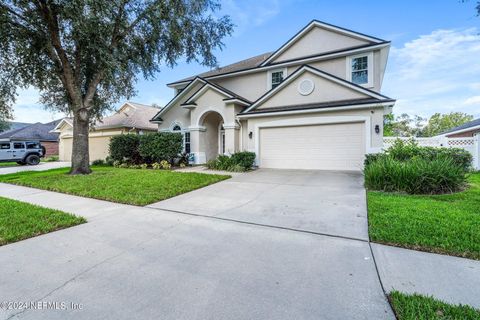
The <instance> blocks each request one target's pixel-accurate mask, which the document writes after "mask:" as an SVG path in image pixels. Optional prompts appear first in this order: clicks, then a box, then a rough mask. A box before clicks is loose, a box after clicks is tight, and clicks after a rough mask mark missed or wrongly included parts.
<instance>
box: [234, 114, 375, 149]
mask: <svg viewBox="0 0 480 320" xmlns="http://www.w3.org/2000/svg"><path fill="white" fill-rule="evenodd" d="M383 114H384V113H383V107H377V108H373V107H372V108H369V109H358V110H344V111H340V110H338V111H327V112H312V113H304V114H290V115H273V116H268V115H267V116H264V117H260V118H249V119H248V121H247V123H246V125H245V124H243V126H242V131H243V132H244V133H243V134H242V138H243V139H244V140H243V141H242V146H243V149H244V150H246V151H252V152H254V151H255V134H256V132H255V131H256V127H257V126H258V125H261V124H262V123H265V122H271V121H277V120H285V119H289V120H294V119H301V118H312V117H338V118H339V119H338V121H339V122H342V121H341V117H346V116H359V117H368V118H369V119H370V128H369V130H370V144H371V147H372V148H381V147H382V146H383ZM376 125H379V127H380V133H378V134H377V133H375V126H376ZM249 132H252V133H253V136H252V139H250V138H249V137H248V133H249Z"/></svg>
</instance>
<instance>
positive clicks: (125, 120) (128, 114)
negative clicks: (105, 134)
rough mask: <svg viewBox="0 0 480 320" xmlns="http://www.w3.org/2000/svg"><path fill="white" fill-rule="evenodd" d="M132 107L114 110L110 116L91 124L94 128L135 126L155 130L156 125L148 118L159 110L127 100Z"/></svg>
mask: <svg viewBox="0 0 480 320" xmlns="http://www.w3.org/2000/svg"><path fill="white" fill-rule="evenodd" d="M127 103H128V104H130V105H131V106H133V108H128V109H127V111H125V110H124V111H121V110H122V109H120V110H119V111H117V112H115V113H114V114H112V115H111V116H108V117H105V118H103V119H102V120H101V121H97V122H96V123H95V125H94V126H93V127H94V128H95V129H107V128H122V127H126V128H137V129H147V130H157V129H158V125H157V124H154V123H151V122H150V119H152V118H153V116H154V115H155V114H157V112H158V111H159V110H160V109H159V108H155V107H152V106H147V105H144V104H140V103H135V102H127Z"/></svg>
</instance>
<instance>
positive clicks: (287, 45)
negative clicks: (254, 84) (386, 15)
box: [260, 21, 382, 66]
mask: <svg viewBox="0 0 480 320" xmlns="http://www.w3.org/2000/svg"><path fill="white" fill-rule="evenodd" d="M314 27H320V28H323V29H327V30H330V31H335V32H337V33H341V34H345V35H348V36H350V37H354V38H357V39H363V40H368V41H371V42H375V43H379V42H382V41H381V40H379V39H376V38H372V37H369V36H366V35H362V34H358V33H356V32H353V31H348V30H344V29H342V28H337V27H334V26H331V25H328V24H324V23H321V22H319V21H312V22H311V23H310V24H309V25H308V26H306V27H305V28H304V29H303V30H302V31H301V32H299V33H298V34H297V35H296V36H295V37H293V38H292V39H290V40H289V41H288V42H287V43H285V44H284V45H283V46H281V47H280V49H278V50H277V51H275V53H273V54H272V55H271V56H270V57H269V58H268V59H267V60H265V61H264V62H263V63H262V64H261V65H260V66H264V65H266V64H267V63H269V62H270V61H272V60H274V59H275V58H277V57H278V56H279V55H280V54H282V53H283V52H285V50H287V49H288V48H290V46H291V45H292V44H293V43H294V42H296V41H297V40H298V39H300V38H301V37H303V36H304V35H305V34H306V33H308V32H309V31H310V30H312V29H313V28H314Z"/></svg>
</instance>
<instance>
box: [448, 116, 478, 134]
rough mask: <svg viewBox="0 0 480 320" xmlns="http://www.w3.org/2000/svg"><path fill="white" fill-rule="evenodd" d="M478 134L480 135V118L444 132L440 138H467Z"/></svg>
mask: <svg viewBox="0 0 480 320" xmlns="http://www.w3.org/2000/svg"><path fill="white" fill-rule="evenodd" d="M476 134H479V135H480V118H478V119H475V120H472V121H470V122H467V123H464V124H462V125H460V126H458V127H455V128H452V129H450V130H448V131H446V132H443V133H442V134H440V136H445V137H447V138H465V137H473V136H474V135H476Z"/></svg>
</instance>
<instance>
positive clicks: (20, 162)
mask: <svg viewBox="0 0 480 320" xmlns="http://www.w3.org/2000/svg"><path fill="white" fill-rule="evenodd" d="M17 164H19V165H21V166H24V165H26V163H25V162H23V161H17Z"/></svg>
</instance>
